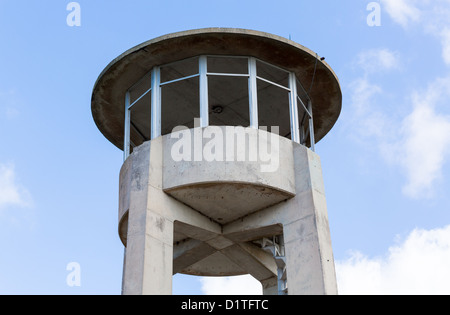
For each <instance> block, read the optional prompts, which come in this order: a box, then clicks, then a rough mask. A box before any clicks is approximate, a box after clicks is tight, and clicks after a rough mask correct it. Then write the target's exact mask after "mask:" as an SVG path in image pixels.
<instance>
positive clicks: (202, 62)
mask: <svg viewBox="0 0 450 315" xmlns="http://www.w3.org/2000/svg"><path fill="white" fill-rule="evenodd" d="M199 73H200V127H202V128H203V127H208V125H209V105H208V58H207V56H200V58H199Z"/></svg>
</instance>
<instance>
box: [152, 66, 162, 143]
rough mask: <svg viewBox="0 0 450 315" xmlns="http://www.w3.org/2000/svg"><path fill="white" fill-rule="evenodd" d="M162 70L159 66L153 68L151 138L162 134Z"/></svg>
mask: <svg viewBox="0 0 450 315" xmlns="http://www.w3.org/2000/svg"><path fill="white" fill-rule="evenodd" d="M160 74H161V71H160V68H159V67H153V69H152V82H151V84H152V91H151V92H152V94H151V99H152V105H151V132H150V138H151V139H155V138H158V137H159V136H161V86H160V82H161V77H160Z"/></svg>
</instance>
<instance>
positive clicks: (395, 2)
mask: <svg viewBox="0 0 450 315" xmlns="http://www.w3.org/2000/svg"><path fill="white" fill-rule="evenodd" d="M381 4H382V6H383V8H384V9H385V10H386V12H387V13H388V14H389V16H390V17H391V18H392V19H393V20H394V21H395V22H396V23H398V24H400V25H401V26H402V27H403V28H404V29H405V30H409V29H410V26H412V25H417V26H419V27H421V28H422V29H423V31H424V32H425V33H428V34H431V35H433V36H434V37H437V38H438V39H439V40H440V42H441V45H442V57H443V60H444V62H445V63H446V64H447V65H450V19H449V16H450V1H448V0H433V1H430V0H381ZM413 31H415V30H413Z"/></svg>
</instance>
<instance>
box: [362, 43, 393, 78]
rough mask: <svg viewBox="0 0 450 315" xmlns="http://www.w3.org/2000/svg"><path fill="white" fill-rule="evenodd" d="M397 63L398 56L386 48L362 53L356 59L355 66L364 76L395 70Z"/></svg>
mask: <svg viewBox="0 0 450 315" xmlns="http://www.w3.org/2000/svg"><path fill="white" fill-rule="evenodd" d="M399 63H400V58H399V54H398V53H397V52H394V51H391V50H389V49H386V48H381V49H371V50H367V51H364V52H362V53H360V54H359V55H358V58H357V65H358V66H359V67H360V68H361V69H363V70H364V72H365V73H366V74H369V73H377V72H383V71H386V70H392V69H396V68H398V67H399Z"/></svg>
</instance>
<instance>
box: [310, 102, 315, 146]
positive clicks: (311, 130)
mask: <svg viewBox="0 0 450 315" xmlns="http://www.w3.org/2000/svg"><path fill="white" fill-rule="evenodd" d="M308 111H309V113H310V116H309V139H310V142H311V150H313V151H315V144H316V143H315V142H316V141H315V139H314V119H313V110H312V102H311V99H309V100H308Z"/></svg>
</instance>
